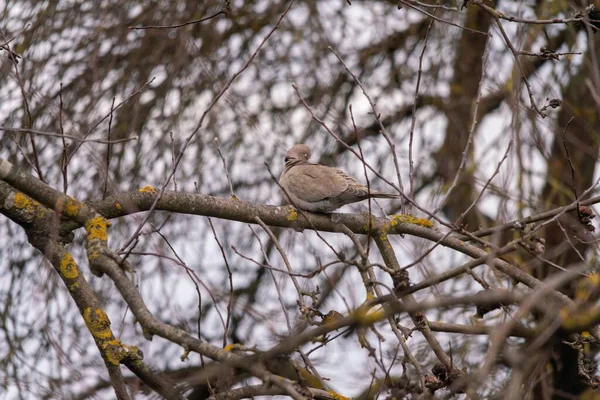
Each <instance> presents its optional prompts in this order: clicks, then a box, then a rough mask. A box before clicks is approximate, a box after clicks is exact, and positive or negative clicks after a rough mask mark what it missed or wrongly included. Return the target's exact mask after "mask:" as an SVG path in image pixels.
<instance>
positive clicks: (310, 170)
mask: <svg viewBox="0 0 600 400" xmlns="http://www.w3.org/2000/svg"><path fill="white" fill-rule="evenodd" d="M339 172H340V171H339V170H337V169H335V168H331V167H327V166H325V165H318V164H305V165H296V166H294V167H292V168H291V169H290V170H289V171H288V172H287V173H286V175H287V176H286V177H285V183H286V184H285V187H286V189H287V190H289V191H290V193H292V194H294V195H295V196H297V197H298V198H299V199H302V200H304V201H308V202H317V201H321V200H325V199H327V198H331V197H338V196H340V195H341V194H342V193H344V192H345V191H346V190H347V189H348V186H349V184H348V181H347V180H346V178H345V176H344V175H345V174H340V173H339Z"/></svg>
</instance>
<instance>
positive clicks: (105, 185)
mask: <svg viewBox="0 0 600 400" xmlns="http://www.w3.org/2000/svg"><path fill="white" fill-rule="evenodd" d="M114 109H115V98H114V97H113V99H112V104H111V105H110V119H109V120H108V133H107V134H106V141H107V142H108V143H107V144H106V172H105V174H104V190H103V191H102V198H103V199H104V198H106V191H107V189H108V174H109V171H110V150H111V149H112V146H111V145H110V135H111V133H112V131H111V129H112V121H113V112H114Z"/></svg>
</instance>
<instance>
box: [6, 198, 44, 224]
mask: <svg viewBox="0 0 600 400" xmlns="http://www.w3.org/2000/svg"><path fill="white" fill-rule="evenodd" d="M13 205H14V207H15V208H17V209H19V210H22V211H23V212H25V214H27V215H28V216H29V217H31V218H33V217H38V218H42V217H43V216H44V214H45V213H46V208H45V207H44V206H42V205H41V204H40V203H39V202H37V201H35V200H33V199H31V198H30V197H28V196H27V195H25V194H24V193H21V192H16V193H15V194H14V197H13Z"/></svg>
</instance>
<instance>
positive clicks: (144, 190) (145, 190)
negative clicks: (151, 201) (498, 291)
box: [139, 185, 156, 194]
mask: <svg viewBox="0 0 600 400" xmlns="http://www.w3.org/2000/svg"><path fill="white" fill-rule="evenodd" d="M139 192H140V193H150V194H155V193H156V188H154V187H153V186H150V185H146V186H144V187H143V188H140V190H139Z"/></svg>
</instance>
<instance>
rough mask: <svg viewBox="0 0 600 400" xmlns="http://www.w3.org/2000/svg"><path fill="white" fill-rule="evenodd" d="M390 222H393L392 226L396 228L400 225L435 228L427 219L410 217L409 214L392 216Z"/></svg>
mask: <svg viewBox="0 0 600 400" xmlns="http://www.w3.org/2000/svg"><path fill="white" fill-rule="evenodd" d="M390 220H391V224H392V226H396V225H398V224H399V223H402V224H413V225H419V226H422V227H424V228H433V222H431V221H430V220H428V219H427V218H418V217H413V216H412V215H408V214H396V215H392V216H391V217H390Z"/></svg>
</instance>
